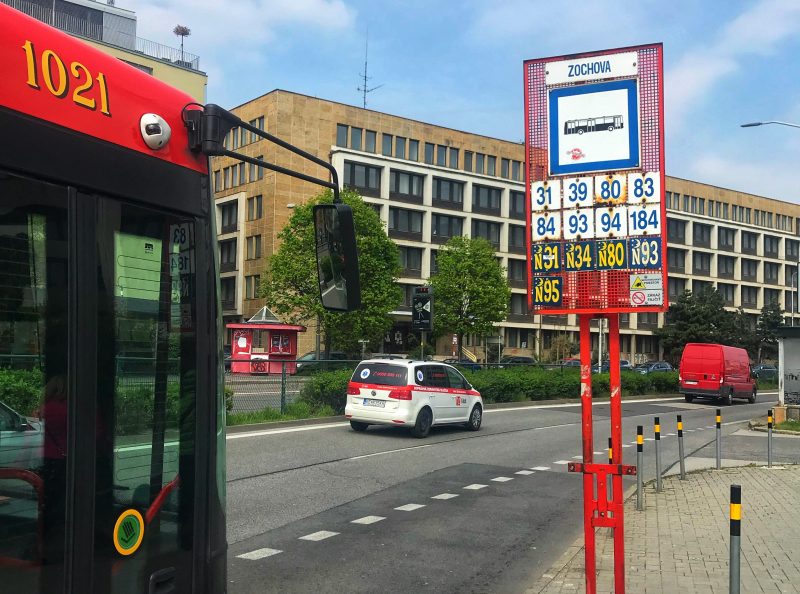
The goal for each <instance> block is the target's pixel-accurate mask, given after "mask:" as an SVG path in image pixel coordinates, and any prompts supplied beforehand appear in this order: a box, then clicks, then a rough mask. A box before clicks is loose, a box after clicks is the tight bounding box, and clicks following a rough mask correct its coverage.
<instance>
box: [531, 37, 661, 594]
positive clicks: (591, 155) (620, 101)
mask: <svg viewBox="0 0 800 594" xmlns="http://www.w3.org/2000/svg"><path fill="white" fill-rule="evenodd" d="M524 69H525V71H524V88H525V112H526V115H525V118H526V119H525V150H526V157H525V164H526V171H527V179H528V180H529V187H528V188H527V191H526V197H527V202H528V203H527V209H526V211H527V212H526V214H527V219H526V222H527V231H528V234H529V241H530V243H529V249H528V259H529V262H530V266H529V268H528V279H529V281H528V291H529V298H528V303H529V306H530V309H531V311H532V312H533V313H535V314H538V315H539V316H543V315H564V314H577V317H578V321H579V326H580V359H581V428H582V451H583V461H582V462H581V463H578V462H572V463H570V464H569V466H568V469H569V470H570V471H571V472H580V473H582V474H583V491H584V493H583V494H584V502H583V510H584V536H585V550H584V553H585V567H586V592H587V594H595V593H596V591H597V578H596V570H597V561H596V542H595V530H596V529H597V528H610V529H611V530H612V535H613V543H614V545H613V546H614V591H615V593H616V594H624V592H625V546H624V542H625V541H624V518H623V509H624V507H623V500H622V498H623V481H622V479H623V476H625V475H628V476H635V475H636V466H628V465H624V464H623V460H622V452H623V449H622V389H621V381H620V380H621V374H620V357H621V352H620V351H621V346H620V318H619V314H621V313H625V314H630V313H638V314H641V313H648V314H649V313H654V312H662V311H664V310H666V308H667V305H668V304H667V300H666V298H665V294H666V292H667V291H666V289H667V263H666V249H667V234H666V226H667V225H666V203H665V201H664V196H665V194H664V183H665V176H664V117H663V113H664V101H663V78H664V77H663V56H662V46H661V44H651V45H642V46H636V47H627V48H621V49H617V50H605V51H598V52H588V53H583V54H574V55H569V56H558V57H552V58H540V59H537V60H527V61H526V62H525V63H524ZM593 319H598V322H599V324H598V326H599V329H600V332H599V341H600V342H599V347H600V357H599V363H600V365H601V368H602V364H603V361H602V352H603V350H605V351H606V352H607V353H608V359H609V373H610V377H609V386H610V403H609V404H610V424H611V427H610V429H611V432H610V434H611V456H610V459H609V460H608V463H607V464H606V463H599V462H600V461H598V462H595V461H594V459H593V452H594V449H595V447H594V436H593V430H592V335H591V321H592V320H593ZM606 320H607V321H608V327H607V334H606V336H607V338H608V343H607V344H608V347H607V349H604V348H603V344H602V342H603V331H604V326H605V323H606ZM539 322H540V324H541V317H540V318H539ZM540 327H541V326H540ZM545 331H546V330H545ZM603 462H605V461H603Z"/></svg>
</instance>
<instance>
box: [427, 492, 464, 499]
mask: <svg viewBox="0 0 800 594" xmlns="http://www.w3.org/2000/svg"><path fill="white" fill-rule="evenodd" d="M454 497H458V495H456V494H455V493H442V494H440V495H434V496H433V497H431V499H441V500H443V501H447V500H448V499H453V498H454Z"/></svg>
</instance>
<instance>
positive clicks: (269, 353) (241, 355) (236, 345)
mask: <svg viewBox="0 0 800 594" xmlns="http://www.w3.org/2000/svg"><path fill="white" fill-rule="evenodd" d="M225 327H226V328H227V329H228V331H229V332H230V336H231V372H232V373H266V374H280V373H281V371H282V369H283V367H284V366H285V367H286V373H289V374H294V373H295V372H296V371H297V363H295V360H296V359H297V334H298V333H299V332H305V331H306V327H305V326H299V325H294V324H284V323H283V322H281V321H280V320H279V319H278V318H277V317H276V316H275V315H274V314H273V313H272V312H271V311H269V309H267V308H266V307H262V308H261V310H260V311H259V312H258V313H257V314H256V315H254V316H253V317H252V318H250V320H248V321H247V323H245V324H226V326H225ZM287 361H291V362H290V363H287Z"/></svg>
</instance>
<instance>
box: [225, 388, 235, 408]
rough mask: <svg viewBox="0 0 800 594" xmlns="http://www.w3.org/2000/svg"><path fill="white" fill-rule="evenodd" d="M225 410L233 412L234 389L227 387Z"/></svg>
mask: <svg viewBox="0 0 800 594" xmlns="http://www.w3.org/2000/svg"><path fill="white" fill-rule="evenodd" d="M223 389H224V391H225V410H226V411H227V412H228V413H230V412H231V411H232V410H233V388H229V387H228V386H225V388H223Z"/></svg>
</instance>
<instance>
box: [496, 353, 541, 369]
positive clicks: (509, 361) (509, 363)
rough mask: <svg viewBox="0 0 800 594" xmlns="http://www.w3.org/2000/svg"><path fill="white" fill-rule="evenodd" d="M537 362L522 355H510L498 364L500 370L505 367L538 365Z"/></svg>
mask: <svg viewBox="0 0 800 594" xmlns="http://www.w3.org/2000/svg"><path fill="white" fill-rule="evenodd" d="M536 364H537V361H536V359H534V358H533V357H523V356H521V355H509V356H507V357H502V358H501V359H500V361H498V362H497V366H498V367H499V368H500V369H503V368H505V367H519V366H521V365H536Z"/></svg>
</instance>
